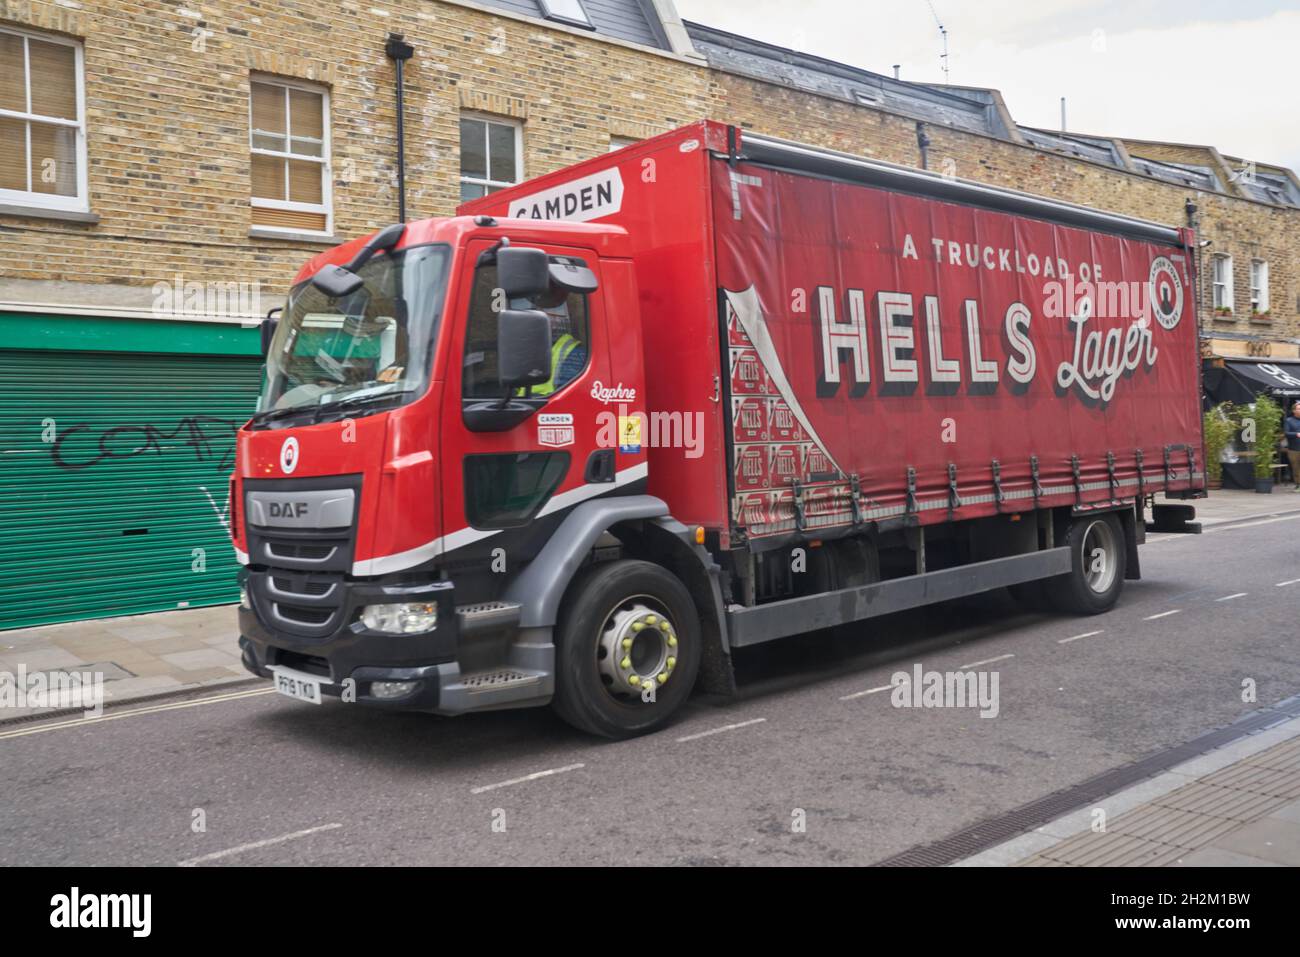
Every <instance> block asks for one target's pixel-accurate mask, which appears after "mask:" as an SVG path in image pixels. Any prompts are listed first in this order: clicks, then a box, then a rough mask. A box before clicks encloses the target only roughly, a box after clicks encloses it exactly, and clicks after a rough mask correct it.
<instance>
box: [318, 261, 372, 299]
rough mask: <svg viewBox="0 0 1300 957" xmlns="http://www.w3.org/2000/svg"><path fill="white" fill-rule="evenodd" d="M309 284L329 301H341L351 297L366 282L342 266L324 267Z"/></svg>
mask: <svg viewBox="0 0 1300 957" xmlns="http://www.w3.org/2000/svg"><path fill="white" fill-rule="evenodd" d="M311 284H312V285H313V286H315V287H316V288H317V289H319V290H320V291H321V292H323V293H325V295H327V296H329V297H330V298H331V299H342V298H343V297H344V296H350V295H352V294H353V293H354V292H356V291H357V290H358V289H360V288H361V287H362V286H364V285H365V284H366V281H365V280H364V279H362V278H361V277H360V276H358V275H357V274H356V273H354V272H351V271H350V270H347V269H344V268H343V267H342V266H324V267H322V268H321V269H320V271H319V272H317V273H316V275H314V276H312V277H311Z"/></svg>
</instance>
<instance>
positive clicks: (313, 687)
mask: <svg viewBox="0 0 1300 957" xmlns="http://www.w3.org/2000/svg"><path fill="white" fill-rule="evenodd" d="M320 685H321V683H320V682H319V681H316V680H315V679H313V678H309V677H307V676H306V675H303V674H291V673H288V672H284V671H277V672H275V690H276V691H278V692H280V694H282V695H286V696H288V697H290V698H297V699H298V700H299V701H309V702H311V703H312V704H320V703H321V698H320Z"/></svg>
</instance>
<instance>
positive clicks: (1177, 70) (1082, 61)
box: [675, 0, 1300, 169]
mask: <svg viewBox="0 0 1300 957" xmlns="http://www.w3.org/2000/svg"><path fill="white" fill-rule="evenodd" d="M675 2H676V5H677V9H678V12H679V13H680V14H681V16H682V17H683V18H684V19H687V20H694V21H697V22H699V23H704V24H707V25H709V26H713V27H718V28H720V29H723V30H729V31H731V32H733V33H739V34H742V35H745V36H750V37H754V38H756V39H759V40H764V41H767V42H769V43H776V44H780V45H782V46H787V47H792V48H794V49H797V50H800V51H803V52H806V53H813V54H817V55H818V56H823V57H829V58H830V59H833V60H839V61H840V62H843V63H849V64H852V65H853V66H857V67H861V68H863V69H867V70H872V71H875V72H877V73H883V74H885V75H891V73H892V70H893V65H894V64H895V63H898V64H901V66H902V77H903V79H905V80H917V81H923V82H942V81H943V72H942V67H941V64H940V53H941V52H942V48H943V45H942V41H941V39H940V36H939V28H938V26H937V24H936V20H935V17H936V15H937V16H938V19H939V21H941V22H942V23H943V25H944V26H945V27H946V28H947V30H948V52H949V81H950V82H951V83H952V84H953V85H955V86H987V87H993V88H995V89H998V90H1001V91H1002V95H1003V98H1004V99H1005V100H1006V103H1007V107H1008V108H1009V109H1010V110H1011V115H1012V116H1013V117H1014V118H1015V119H1016V121H1017V122H1019V123H1021V124H1022V125H1025V126H1040V127H1045V128H1048V129H1059V128H1060V123H1061V106H1060V101H1061V97H1062V96H1064V97H1065V98H1066V101H1067V122H1068V128H1069V129H1071V130H1073V131H1075V132H1079V133H1093V134H1107V135H1112V136H1120V137H1125V136H1127V137H1131V138H1134V139H1156V140H1172V141H1175V142H1180V143H1207V144H1212V145H1214V146H1217V147H1218V148H1219V149H1220V150H1221V151H1222V152H1224V153H1226V154H1229V155H1236V156H1245V157H1247V158H1250V159H1255V160H1258V161H1262V162H1267V163H1280V164H1282V165H1286V166H1290V167H1291V168H1292V169H1300V105H1298V104H1297V92H1300V82H1297V63H1298V61H1300V0H1290V2H1287V0H1273V2H1266V0H1216V2H1211V0H1177V2H1174V0H1091V2H1087V0H1038V2H1036V3H1033V2H1031V0H933V11H934V12H933V13H932V12H931V6H930V4H929V3H928V2H927V0H890V2H880V0H797V2H789V0H675Z"/></svg>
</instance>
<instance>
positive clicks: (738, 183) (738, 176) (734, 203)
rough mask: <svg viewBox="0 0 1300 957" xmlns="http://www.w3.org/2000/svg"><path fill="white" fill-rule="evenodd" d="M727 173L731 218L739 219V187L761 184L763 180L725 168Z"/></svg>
mask: <svg viewBox="0 0 1300 957" xmlns="http://www.w3.org/2000/svg"><path fill="white" fill-rule="evenodd" d="M727 173H728V175H729V176H730V177H731V218H732V219H740V218H741V216H740V187H742V186H762V185H763V180H762V179H761V178H760V177H758V176H750V175H748V174H746V173H737V172H736V171H735V170H734V169H731V170H727Z"/></svg>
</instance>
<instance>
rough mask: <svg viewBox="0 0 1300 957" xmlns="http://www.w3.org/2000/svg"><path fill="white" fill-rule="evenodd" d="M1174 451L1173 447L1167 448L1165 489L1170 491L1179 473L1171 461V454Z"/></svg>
mask: <svg viewBox="0 0 1300 957" xmlns="http://www.w3.org/2000/svg"><path fill="white" fill-rule="evenodd" d="M1172 451H1173V448H1172V446H1168V445H1166V446H1165V488H1166V489H1168V488H1169V486H1170V484H1172V483H1173V481H1174V479H1175V478H1176V477H1177V475H1178V473H1177V472H1176V471H1175V470H1174V465H1173V462H1172V461H1170V453H1171V452H1172Z"/></svg>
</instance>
